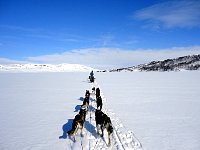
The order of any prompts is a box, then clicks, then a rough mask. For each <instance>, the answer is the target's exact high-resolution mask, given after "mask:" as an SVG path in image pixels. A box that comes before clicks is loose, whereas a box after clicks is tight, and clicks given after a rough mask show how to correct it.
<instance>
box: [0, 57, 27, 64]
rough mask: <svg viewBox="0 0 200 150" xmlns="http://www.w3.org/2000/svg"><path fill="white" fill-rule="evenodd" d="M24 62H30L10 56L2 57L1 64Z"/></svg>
mask: <svg viewBox="0 0 200 150" xmlns="http://www.w3.org/2000/svg"><path fill="white" fill-rule="evenodd" d="M19 63H20V64H24V63H28V61H19V60H13V59H8V58H0V64H19Z"/></svg>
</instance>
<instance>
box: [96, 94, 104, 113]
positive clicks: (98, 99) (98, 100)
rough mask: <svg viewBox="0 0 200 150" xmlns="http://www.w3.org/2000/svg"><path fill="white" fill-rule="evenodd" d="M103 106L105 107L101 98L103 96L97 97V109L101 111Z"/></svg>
mask: <svg viewBox="0 0 200 150" xmlns="http://www.w3.org/2000/svg"><path fill="white" fill-rule="evenodd" d="M102 105H103V103H102V98H101V96H99V97H97V109H98V110H101V109H102ZM99 107H100V108H99Z"/></svg>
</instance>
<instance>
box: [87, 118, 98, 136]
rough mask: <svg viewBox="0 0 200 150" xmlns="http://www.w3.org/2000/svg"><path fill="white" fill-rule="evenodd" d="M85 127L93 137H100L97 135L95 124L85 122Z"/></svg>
mask: <svg viewBox="0 0 200 150" xmlns="http://www.w3.org/2000/svg"><path fill="white" fill-rule="evenodd" d="M84 127H85V129H86V130H87V131H88V132H90V133H91V134H92V136H94V137H95V138H97V136H98V135H97V133H96V130H95V126H94V125H93V124H91V123H90V122H89V121H85V125H84Z"/></svg>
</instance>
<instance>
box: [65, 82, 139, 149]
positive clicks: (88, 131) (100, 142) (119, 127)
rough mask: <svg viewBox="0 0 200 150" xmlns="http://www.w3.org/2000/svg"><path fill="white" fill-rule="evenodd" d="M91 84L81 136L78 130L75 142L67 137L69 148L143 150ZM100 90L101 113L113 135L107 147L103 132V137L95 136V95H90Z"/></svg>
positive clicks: (106, 139)
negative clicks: (93, 89) (106, 117)
mask: <svg viewBox="0 0 200 150" xmlns="http://www.w3.org/2000/svg"><path fill="white" fill-rule="evenodd" d="M89 84H91V89H90V93H91V94H90V105H89V109H88V112H87V114H86V120H85V123H84V128H83V136H81V135H80V130H78V132H77V134H76V135H75V137H76V142H73V141H72V140H71V139H70V138H69V137H68V138H67V142H68V143H69V148H71V149H72V150H77V149H78V150H85V149H89V150H143V149H142V145H141V143H140V142H139V140H138V139H137V138H136V137H135V135H134V134H133V132H132V131H127V130H126V128H125V127H124V126H123V124H122V123H121V122H120V120H119V119H118V118H117V117H116V116H115V113H114V112H112V110H110V109H107V107H106V98H105V96H104V94H103V92H102V90H101V88H100V86H99V85H98V83H97V82H96V81H95V82H94V83H89ZM93 87H95V89H96V88H98V87H99V88H100V90H101V92H100V93H101V97H102V102H103V107H102V111H103V112H104V113H105V114H107V115H108V116H109V117H110V118H111V121H112V125H113V133H112V134H111V145H110V146H108V145H107V143H108V135H107V132H106V131H105V130H104V137H101V136H100V135H98V134H97V129H96V122H95V110H96V95H95V93H92V88H93Z"/></svg>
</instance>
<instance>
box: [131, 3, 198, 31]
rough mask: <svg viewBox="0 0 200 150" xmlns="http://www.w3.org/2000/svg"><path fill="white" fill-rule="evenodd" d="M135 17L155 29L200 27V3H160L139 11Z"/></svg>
mask: <svg viewBox="0 0 200 150" xmlns="http://www.w3.org/2000/svg"><path fill="white" fill-rule="evenodd" d="M133 17H134V18H136V19H139V20H144V21H146V22H147V24H146V25H145V26H148V27H152V28H154V29H158V28H160V27H165V28H173V27H182V28H183V27H187V28H191V27H199V26H200V1H198V0H181V1H167V2H163V3H158V4H155V5H152V6H150V7H147V8H144V9H142V10H138V11H137V12H136V13H135V14H134V16H133Z"/></svg>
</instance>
